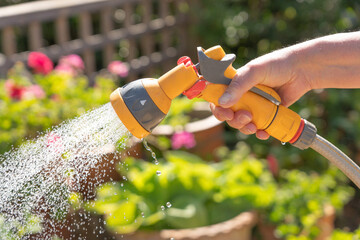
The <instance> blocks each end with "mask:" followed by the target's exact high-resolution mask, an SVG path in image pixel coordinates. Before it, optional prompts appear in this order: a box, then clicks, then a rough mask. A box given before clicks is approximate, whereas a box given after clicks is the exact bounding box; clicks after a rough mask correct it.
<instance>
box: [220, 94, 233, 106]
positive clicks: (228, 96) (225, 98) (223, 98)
mask: <svg viewBox="0 0 360 240" xmlns="http://www.w3.org/2000/svg"><path fill="white" fill-rule="evenodd" d="M230 100H231V94H230V93H224V94H223V95H222V96H221V98H220V99H219V104H220V105H224V104H227V103H228V102H229V101H230Z"/></svg>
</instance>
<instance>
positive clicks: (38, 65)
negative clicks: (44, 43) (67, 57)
mask: <svg viewBox="0 0 360 240" xmlns="http://www.w3.org/2000/svg"><path fill="white" fill-rule="evenodd" d="M28 65H29V67H31V68H33V69H34V71H35V72H36V73H40V74H44V75H46V74H48V73H49V72H51V71H52V70H53V68H54V64H53V62H52V61H51V60H50V58H48V57H47V56H46V55H45V54H43V53H41V52H31V53H30V54H29V58H28Z"/></svg>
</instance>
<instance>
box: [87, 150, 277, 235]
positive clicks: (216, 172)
mask: <svg viewBox="0 0 360 240" xmlns="http://www.w3.org/2000/svg"><path fill="white" fill-rule="evenodd" d="M237 151H238V153H241V152H242V150H241V149H240V148H239V149H238V150H237ZM238 156H239V155H238ZM165 158H166V161H165V160H163V161H161V163H160V164H159V165H154V164H152V163H149V162H145V161H141V160H135V159H132V158H130V159H127V160H126V162H125V164H124V165H123V166H122V167H121V168H120V172H121V174H122V175H123V176H126V179H127V180H126V181H125V182H117V183H107V184H105V185H103V186H102V187H100V188H99V189H98V192H97V200H95V201H93V202H91V203H89V204H88V206H87V208H88V209H90V210H92V211H95V212H97V213H99V214H105V219H106V222H107V226H108V228H110V229H111V230H112V231H115V232H117V233H128V232H133V231H135V230H136V229H138V228H140V229H151V230H156V229H164V228H169V227H170V228H190V227H200V226H205V225H210V224H214V223H218V222H221V221H225V220H227V219H230V218H232V217H234V216H235V215H237V214H239V213H241V212H243V211H247V210H251V209H254V208H256V207H259V206H262V205H266V204H268V203H269V201H270V199H271V197H270V196H272V194H273V190H274V188H273V187H272V185H273V181H272V178H271V175H270V173H269V172H266V169H265V166H264V164H263V163H262V162H261V161H259V160H257V159H254V158H251V157H250V156H248V155H246V156H243V157H242V158H239V157H235V154H234V157H233V158H229V159H226V160H224V161H222V162H221V163H213V164H207V163H205V162H203V161H202V160H201V159H200V158H199V157H197V156H195V155H192V154H190V153H187V152H182V151H169V152H167V153H166V154H165ZM263 196H268V197H263Z"/></svg>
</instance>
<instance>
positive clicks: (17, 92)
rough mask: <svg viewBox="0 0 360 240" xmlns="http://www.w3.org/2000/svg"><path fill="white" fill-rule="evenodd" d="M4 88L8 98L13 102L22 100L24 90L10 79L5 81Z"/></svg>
mask: <svg viewBox="0 0 360 240" xmlns="http://www.w3.org/2000/svg"><path fill="white" fill-rule="evenodd" d="M4 87H5V91H6V92H7V94H8V95H9V96H10V98H12V99H15V100H21V99H22V98H23V95H24V93H25V88H24V87H22V86H17V85H16V84H15V83H14V82H13V81H12V80H11V79H8V80H6V81H5V85H4Z"/></svg>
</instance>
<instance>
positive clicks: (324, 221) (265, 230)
mask: <svg viewBox="0 0 360 240" xmlns="http://www.w3.org/2000/svg"><path fill="white" fill-rule="evenodd" d="M334 221H335V209H334V207H333V206H330V205H326V206H325V207H324V216H323V217H321V218H320V219H319V220H318V221H317V224H316V225H317V227H318V228H319V230H320V234H319V235H318V236H317V237H316V240H327V239H330V236H331V234H332V232H333V230H334ZM258 228H259V231H260V234H261V237H262V238H261V239H263V240H279V239H280V238H278V237H276V236H275V229H276V226H275V225H272V224H268V223H265V222H264V221H262V220H261V219H260V220H259V224H258Z"/></svg>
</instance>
